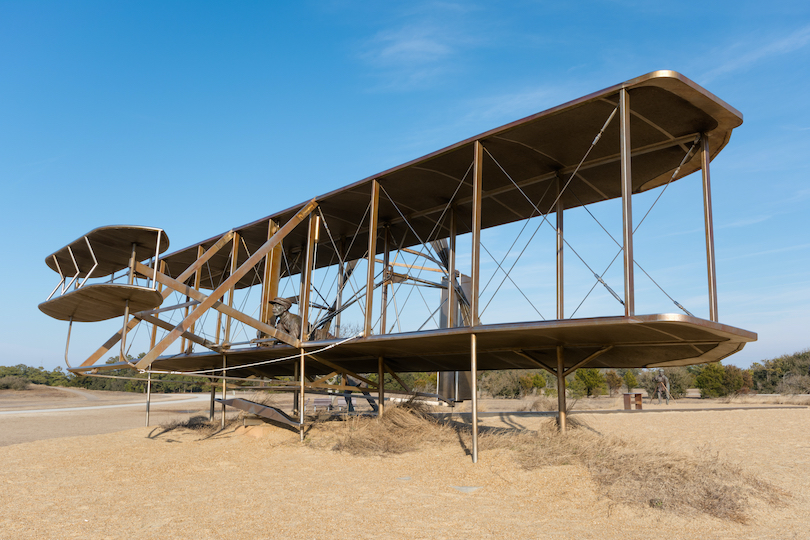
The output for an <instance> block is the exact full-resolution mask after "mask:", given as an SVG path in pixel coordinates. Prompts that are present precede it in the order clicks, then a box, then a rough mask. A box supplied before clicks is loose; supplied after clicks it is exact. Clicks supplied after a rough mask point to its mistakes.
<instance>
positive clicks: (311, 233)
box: [298, 213, 321, 441]
mask: <svg viewBox="0 0 810 540" xmlns="http://www.w3.org/2000/svg"><path fill="white" fill-rule="evenodd" d="M320 225H321V217H320V216H318V215H317V214H315V213H312V214H310V215H309V229H308V234H307V246H306V257H305V259H304V267H303V268H302V270H301V291H300V293H299V294H298V311H299V315H300V316H301V335H300V336H299V339H300V340H301V342H302V343H303V342H305V341H308V340H309V289H310V286H311V284H312V266H313V265H314V264H315V260H314V259H315V244H317V243H318V232H319V230H320ZM299 354H300V367H299V371H298V375H299V377H300V379H299V380H300V381H301V386H300V388H299V390H300V392H301V403H300V407H299V408H298V415H299V420H298V430H299V433H300V437H301V441H303V440H304V409H306V396H305V392H306V380H307V379H306V370H305V363H306V362H305V360H306V355H305V354H304V348H303V347H301V349H300V350H299Z"/></svg>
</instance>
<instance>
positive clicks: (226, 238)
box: [80, 231, 234, 367]
mask: <svg viewBox="0 0 810 540" xmlns="http://www.w3.org/2000/svg"><path fill="white" fill-rule="evenodd" d="M233 235H234V232H233V231H229V232H227V233H225V234H223V235H222V237H220V239H219V240H217V241H216V243H215V244H214V245H213V246H211V247H210V248H208V250H207V251H206V252H205V254H203V256H202V257H200V258H198V259H197V260H196V261H195V262H194V263H192V264H191V265H190V266H189V267H188V268H186V269H185V270H184V271H183V273H182V274H180V275H179V276H177V281H179V282H181V283H182V282H184V281H186V280H187V279H188V278H190V277H191V276H192V275H193V274H194V272H196V271H197V270H198V269H199V268H202V266H203V265H204V264H205V263H206V262H208V260H209V259H210V258H211V257H213V256H214V255H216V254H217V253H218V252H219V250H220V249H222V247H223V246H225V245H227V244H228V242H230V241H231V238H233ZM161 262H164V261H161ZM136 268H137V265H136ZM150 272H152V270H151V269H150ZM171 293H172V291H171V290H169V289H166V290H164V291H162V292H161V295H162V296H163V299H164V300H165V299H166V298H168V297H169V295H170V294H171ZM139 322H141V321H140V319H132V320H130V321H129V323H127V327H126V331H127V332H130V331H132V329H133V328H135V327H136V326H137V325H138V323H139ZM123 333H124V332H123V329H121V330H119V331H118V332H117V333H115V334H113V336H112V337H111V338H110V339H108V340H107V341H106V342H105V343H104V344H103V345H102V346H101V347H99V349H98V350H97V351H96V352H94V353H93V354H92V355H90V356H89V357H88V358H87V360H85V361H84V362H83V363H82V364H81V366H80V367H86V366H91V365H93V364H95V363H96V362H98V360H99V359H100V358H101V357H102V356H104V355H105V354H107V352H109V350H110V349H112V348H113V347H115V344H116V343H118V342H119V341H120V340H121V337H122V335H123Z"/></svg>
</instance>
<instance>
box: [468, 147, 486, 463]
mask: <svg viewBox="0 0 810 540" xmlns="http://www.w3.org/2000/svg"><path fill="white" fill-rule="evenodd" d="M473 160H474V161H473V204H472V265H471V272H470V274H471V275H470V299H469V300H470V326H472V327H476V326H478V324H479V320H478V286H479V283H480V281H481V271H480V264H481V205H482V200H483V187H482V184H483V172H484V171H483V168H484V167H483V165H484V147H483V146H482V145H481V141H475V143H474V151H473ZM470 372H471V373H470V379H471V386H472V388H471V389H470V390H471V393H472V454H473V455H472V458H473V463H477V462H478V341H477V338H476V335H475V334H470Z"/></svg>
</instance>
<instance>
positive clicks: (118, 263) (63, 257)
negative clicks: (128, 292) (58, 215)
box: [45, 225, 196, 277]
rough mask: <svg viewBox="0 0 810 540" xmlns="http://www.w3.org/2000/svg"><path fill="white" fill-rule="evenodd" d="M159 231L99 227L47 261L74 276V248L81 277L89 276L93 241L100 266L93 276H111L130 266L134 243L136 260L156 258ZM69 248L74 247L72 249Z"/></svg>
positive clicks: (164, 244) (163, 245) (165, 242)
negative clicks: (71, 254)
mask: <svg viewBox="0 0 810 540" xmlns="http://www.w3.org/2000/svg"><path fill="white" fill-rule="evenodd" d="M159 231H161V229H157V228H155V227H139V226H134V225H129V226H128V225H110V226H106V227H98V228H96V229H93V230H92V231H90V232H89V233H87V234H85V235H83V236H81V237H80V238H77V239H76V240H74V241H73V242H71V243H70V244H68V245H66V246H65V247H63V248H61V249H59V250H57V251H55V252H53V253H51V254H50V255H48V256H47V257H46V258H45V263H46V264H47V265H48V267H49V268H50V269H51V270H53V271H54V272H59V269H60V268H61V270H62V272H61V273H62V274H63V275H67V276H73V275H74V274H75V273H76V266H75V265H74V264H73V259H72V258H71V256H70V251H73V256H74V257H75V258H76V264H77V265H78V267H79V277H85V276H87V273H88V272H89V271H90V269H91V268H93V265H94V264H95V261H94V260H93V255H92V254H91V252H90V249H89V248H88V247H87V242H88V241H89V242H90V245H91V246H92V248H93V253H95V256H96V259H97V260H98V267H97V268H96V269H95V270H94V271H93V276H94V277H103V276H108V275H110V274H112V273H113V272H118V271H119V270H124V269H125V268H127V267H128V266H129V260H130V255H131V254H132V245H133V244H135V245H136V250H135V258H136V260H139V261H143V260H146V259H148V258H150V257H153V256H154V255H155V250H156V249H157V241H158V232H159ZM85 238H87V240H85ZM68 248H70V251H69V250H68ZM167 249H169V237H168V236H166V233H165V232H163V233H162V234H161V236H160V250H159V252H160V253H163V252H165V251H166V250H167ZM195 251H196V248H195ZM54 258H56V261H54ZM57 263H58V266H57Z"/></svg>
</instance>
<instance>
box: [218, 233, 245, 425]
mask: <svg viewBox="0 0 810 540" xmlns="http://www.w3.org/2000/svg"><path fill="white" fill-rule="evenodd" d="M240 238H241V237H240V236H239V233H234V235H233V247H232V249H231V273H230V275H233V274H234V272H236V269H237V268H239V239H240ZM235 291H236V283H234V284H233V287H231V288H230V290H228V307H233V294H234V292H235ZM225 342H226V343H230V342H231V316H230V315H228V316H227V318H226V319H225ZM222 399H225V396H224V395H223V396H222ZM223 407H224V405H223ZM223 414H224V413H223ZM223 427H224V426H223Z"/></svg>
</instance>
